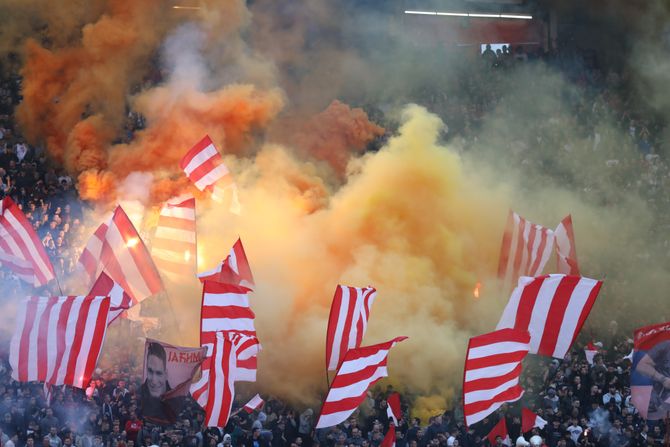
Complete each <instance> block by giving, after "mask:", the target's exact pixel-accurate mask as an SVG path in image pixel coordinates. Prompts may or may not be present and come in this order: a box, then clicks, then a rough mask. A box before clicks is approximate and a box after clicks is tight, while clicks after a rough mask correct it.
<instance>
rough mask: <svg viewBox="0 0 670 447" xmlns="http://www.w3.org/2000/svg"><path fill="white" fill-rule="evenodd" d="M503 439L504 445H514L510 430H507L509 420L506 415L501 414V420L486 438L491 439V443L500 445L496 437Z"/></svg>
mask: <svg viewBox="0 0 670 447" xmlns="http://www.w3.org/2000/svg"><path fill="white" fill-rule="evenodd" d="M498 437H500V439H501V440H502V444H503V445H507V446H511V445H512V440H511V439H510V437H509V432H508V431H507V422H506V421H505V417H504V416H501V418H500V420H499V421H498V423H497V424H496V425H495V426H494V427H493V428H492V429H491V431H490V432H489V434H488V435H486V439H488V440H489V445H492V446H493V445H498V444H497V442H496V439H498Z"/></svg>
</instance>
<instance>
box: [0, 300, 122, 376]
mask: <svg viewBox="0 0 670 447" xmlns="http://www.w3.org/2000/svg"><path fill="white" fill-rule="evenodd" d="M109 307H110V299H109V297H94V296H53V297H29V298H27V299H25V300H24V301H22V302H21V304H20V305H19V309H18V314H17V317H16V329H15V331H14V335H13V337H12V341H11V344H10V354H9V363H10V365H11V367H12V378H13V379H14V380H17V381H19V382H32V381H40V382H46V383H49V384H51V385H70V386H74V387H77V388H85V387H86V386H87V385H88V382H89V381H90V380H91V375H92V374H93V371H94V370H95V365H96V363H97V361H98V356H99V355H100V349H101V348H102V344H103V342H104V339H105V334H106V331H107V314H108V313H109Z"/></svg>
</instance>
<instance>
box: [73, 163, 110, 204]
mask: <svg viewBox="0 0 670 447" xmlns="http://www.w3.org/2000/svg"><path fill="white" fill-rule="evenodd" d="M117 181H118V180H117V178H116V176H115V175H114V174H113V173H111V172H109V171H99V170H97V169H89V170H87V171H84V172H82V173H81V174H80V175H79V178H78V185H77V187H78V188H79V195H80V196H81V198H82V199H84V200H95V201H104V202H111V201H113V200H115V199H116V186H117Z"/></svg>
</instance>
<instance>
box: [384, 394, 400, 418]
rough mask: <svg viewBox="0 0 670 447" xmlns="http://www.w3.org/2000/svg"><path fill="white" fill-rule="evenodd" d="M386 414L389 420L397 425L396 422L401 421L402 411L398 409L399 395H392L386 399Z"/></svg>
mask: <svg viewBox="0 0 670 447" xmlns="http://www.w3.org/2000/svg"><path fill="white" fill-rule="evenodd" d="M386 404H387V405H388V408H386V414H387V415H388V417H389V418H390V419H393V423H394V424H395V425H398V421H399V420H401V419H402V410H401V409H400V394H398V393H393V394H391V395H390V396H389V397H388V399H386Z"/></svg>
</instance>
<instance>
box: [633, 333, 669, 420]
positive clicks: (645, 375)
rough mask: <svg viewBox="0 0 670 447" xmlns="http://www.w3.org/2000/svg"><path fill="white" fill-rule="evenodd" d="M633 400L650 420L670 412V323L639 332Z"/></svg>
mask: <svg viewBox="0 0 670 447" xmlns="http://www.w3.org/2000/svg"><path fill="white" fill-rule="evenodd" d="M634 341H635V345H634V348H633V369H632V371H631V376H630V392H631V401H632V402H633V405H635V408H637V410H638V411H639V412H640V415H641V416H642V417H643V418H645V419H648V420H659V419H664V418H665V417H666V416H668V414H669V413H670V322H668V323H661V324H656V325H653V326H646V327H643V328H640V329H637V330H636V331H635V340H634Z"/></svg>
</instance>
